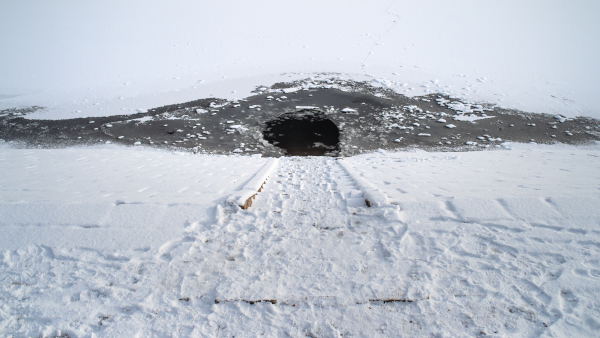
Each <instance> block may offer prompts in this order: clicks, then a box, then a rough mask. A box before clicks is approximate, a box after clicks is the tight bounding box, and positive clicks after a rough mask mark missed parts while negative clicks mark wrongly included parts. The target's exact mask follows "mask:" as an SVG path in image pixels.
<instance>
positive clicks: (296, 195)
mask: <svg viewBox="0 0 600 338" xmlns="http://www.w3.org/2000/svg"><path fill="white" fill-rule="evenodd" d="M1 159H2V161H1V166H2V172H4V173H10V175H6V176H3V180H2V183H1V187H2V190H1V196H0V198H1V209H0V210H1V211H0V214H1V215H2V216H1V217H0V219H1V220H2V221H1V223H2V233H3V236H2V238H1V239H0V241H1V242H0V247H2V253H1V255H0V257H1V263H0V281H1V284H0V288H1V289H0V290H1V291H0V299H1V300H2V305H0V332H3V334H4V335H6V336H9V337H10V336H11V335H13V336H14V337H20V336H38V335H42V336H50V337H52V336H60V335H61V334H63V335H64V334H67V335H68V336H70V337H92V336H94V337H113V336H121V337H125V336H129V337H131V336H137V337H145V336H164V337H187V336H222V337H226V336H227V337H229V336H233V335H235V336H236V337H239V336H256V335H261V334H264V335H267V336H286V335H291V336H294V337H296V336H298V337H299V336H307V335H308V336H317V337H326V336H340V335H344V336H371V337H372V336H382V337H383V336H395V335H397V336H431V335H432V334H433V335H437V336H445V337H451V336H474V335H484V334H485V335H491V336H494V335H497V336H528V337H534V336H540V335H545V336H567V335H573V334H575V335H578V336H595V335H598V332H599V330H600V323H599V321H598V319H597V318H598V317H599V316H600V313H599V312H600V307H599V305H598V303H597V299H598V298H599V296H600V218H599V217H598V212H597V205H598V203H599V202H600V200H599V199H598V190H599V189H600V170H598V168H599V167H600V150H599V149H598V148H597V147H590V148H575V147H566V146H565V147H560V146H536V145H513V147H512V149H510V150H506V149H505V150H496V151H483V152H469V153H426V152H409V153H406V152H404V153H388V152H383V151H382V152H376V153H373V154H365V155H360V156H356V157H351V158H344V159H339V160H336V159H334V158H325V157H321V158H315V157H312V158H311V157H304V158H300V157H287V158H280V159H279V163H278V165H277V167H276V169H275V170H274V171H273V172H272V173H271V174H270V177H269V179H268V180H267V183H266V184H265V185H264V187H263V189H262V191H261V192H260V193H259V194H258V195H257V196H256V199H255V200H254V202H253V205H252V207H250V208H249V209H248V210H241V209H239V208H238V207H232V206H229V205H228V203H227V202H226V200H227V196H230V195H235V193H236V191H239V190H240V189H242V188H243V187H244V185H245V184H246V183H247V182H248V181H249V180H250V179H251V178H252V177H253V175H254V174H255V173H257V172H259V171H260V169H261V168H262V167H263V166H264V165H265V164H266V163H267V161H266V160H265V159H263V158H258V157H254V158H253V157H221V156H189V155H185V156H184V155H177V154H167V153H164V152H160V151H143V150H123V149H120V148H114V149H69V150H28V151H25V150H12V149H2V150H1ZM382 193H383V195H382ZM365 199H371V204H372V207H370V208H369V207H367V206H366V205H365Z"/></svg>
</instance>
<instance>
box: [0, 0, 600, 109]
mask: <svg viewBox="0 0 600 338" xmlns="http://www.w3.org/2000/svg"><path fill="white" fill-rule="evenodd" d="M265 9H268V10H265ZM599 12H600V2H598V1H589V0H586V1H579V2H577V3H570V2H561V1H552V2H548V1H543V0H530V1H527V2H523V1H517V0H504V1H498V0H493V1H484V2H473V1H468V0H458V1H453V2H448V1H441V0H430V1H412V2H402V1H383V0H376V1H357V0H351V1H344V2H340V1H326V2H323V1H316V0H307V1H295V2H285V3H281V2H280V1H273V0H261V1H255V2H245V1H227V2H215V3H210V4H207V3H205V2H202V1H200V2H199V1H192V0H182V1H179V2H178V3H177V5H176V6H175V5H173V4H171V3H167V2H157V1H150V2H148V1H140V0H132V1H127V2H123V1H113V0H109V1H104V2H102V3H90V2H71V1H65V0H60V1H53V2H51V3H48V2H47V1H43V0H31V1H11V2H5V3H3V4H2V5H1V10H0V42H1V43H2V51H3V52H2V53H0V109H3V108H11V107H15V106H32V105H37V106H44V107H46V108H47V109H46V111H45V112H44V113H40V114H36V115H35V116H31V117H32V118H33V117H35V118H72V117H81V116H105V115H109V114H111V115H115V114H122V113H123V112H127V111H137V110H138V109H148V108H152V107H158V106H163V105H167V104H174V103H177V102H187V101H192V100H196V99H198V98H204V97H211V96H214V97H221V98H225V99H233V98H236V97H237V98H242V97H245V96H247V95H248V94H249V93H250V92H251V91H252V90H253V89H255V88H256V86H260V85H271V84H274V83H277V82H281V81H290V80H294V79H300V78H309V77H319V76H324V77H328V76H331V75H336V76H340V77H345V78H352V79H354V80H368V81H371V82H372V83H373V84H375V85H378V86H385V87H389V88H393V89H395V90H397V91H399V92H401V93H403V94H406V95H411V96H413V95H422V94H425V93H431V92H442V93H447V94H449V95H454V96H460V97H463V98H467V99H469V100H471V101H486V102H491V103H494V104H500V105H502V106H505V107H507V108H516V109H521V110H525V111H530V112H538V113H557V114H565V115H568V116H575V115H584V116H592V117H597V118H598V117H600V111H599V110H598V108H597V107H598V104H597V101H596V96H597V95H596V93H598V92H600V82H599V81H598V80H597V76H596V75H597V74H599V73H600V68H599V67H600V64H599V63H598V62H597V60H598V59H600V42H599V41H598V35H597V34H595V32H598V31H600V21H599V20H597V13H599ZM328 74H329V75H328ZM294 89H295V88H286V91H292V90H294Z"/></svg>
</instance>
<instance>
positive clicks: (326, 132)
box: [263, 111, 340, 156]
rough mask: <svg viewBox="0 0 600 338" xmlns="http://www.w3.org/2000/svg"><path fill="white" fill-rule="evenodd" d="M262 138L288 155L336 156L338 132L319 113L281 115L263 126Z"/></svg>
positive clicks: (338, 140) (331, 123) (329, 121)
mask: <svg viewBox="0 0 600 338" xmlns="http://www.w3.org/2000/svg"><path fill="white" fill-rule="evenodd" d="M263 135H264V138H265V139H266V140H267V141H269V143H271V144H273V145H275V146H277V147H279V148H282V149H284V150H285V151H286V152H287V154H288V155H291V156H335V155H336V154H337V152H338V151H339V148H338V143H339V142H340V131H339V129H338V128H337V126H336V125H335V123H333V122H332V121H331V120H329V119H327V118H326V117H325V115H324V114H322V113H315V112H302V111H301V112H297V113H288V114H283V115H281V116H279V117H277V118H276V119H274V120H271V121H269V122H267V123H266V127H265V130H264V131H263Z"/></svg>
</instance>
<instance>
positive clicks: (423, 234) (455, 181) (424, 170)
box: [346, 145, 600, 336]
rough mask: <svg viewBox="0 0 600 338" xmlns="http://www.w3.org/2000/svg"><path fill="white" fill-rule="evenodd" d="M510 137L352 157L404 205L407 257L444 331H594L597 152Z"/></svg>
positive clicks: (598, 252) (599, 224)
mask: <svg viewBox="0 0 600 338" xmlns="http://www.w3.org/2000/svg"><path fill="white" fill-rule="evenodd" d="M513 148H514V149H513V150H510V151H488V152H477V153H475V152H470V153H458V154H457V153H425V152H420V151H417V152H414V153H387V152H376V153H373V154H369V155H361V156H357V157H353V158H350V159H347V160H346V163H347V164H348V165H349V166H350V167H352V168H353V169H354V170H356V171H357V172H359V173H360V174H361V176H362V178H363V179H366V180H369V181H370V182H371V183H372V184H373V185H375V186H378V187H379V188H380V189H381V190H382V191H383V192H384V193H385V194H387V195H388V196H389V198H390V203H393V204H396V205H398V206H399V207H400V208H401V210H402V211H401V212H400V215H401V219H402V221H403V223H404V224H406V226H407V228H408V230H407V236H406V239H405V241H404V242H402V243H401V245H400V246H399V250H400V255H399V257H401V259H402V260H408V261H411V262H413V264H414V267H413V269H415V271H416V277H415V279H417V280H418V281H417V283H418V284H421V285H422V286H423V291H422V292H423V293H425V294H428V295H430V297H431V299H430V301H429V302H428V305H430V306H431V307H430V309H429V310H430V311H433V312H435V313H437V314H436V317H437V319H436V320H437V321H436V323H437V325H439V326H441V327H445V329H444V331H445V332H451V335H458V334H459V333H467V332H471V334H476V333H477V332H479V331H481V332H485V333H486V334H491V333H497V334H499V335H508V336H539V335H544V336H566V335H571V334H575V335H579V336H597V335H598V332H600V331H599V329H600V325H599V321H598V319H597V318H598V317H599V314H600V307H599V306H598V304H597V302H596V300H595V299H597V298H598V295H599V292H600V263H599V262H600V260H599V259H600V216H599V213H598V211H597V206H598V203H599V202H600V198H599V196H600V195H599V194H598V192H599V190H600V170H598V169H600V152H599V151H598V149H597V148H595V149H594V148H592V149H581V148H579V149H578V148H572V147H558V146H553V147H550V146H529V145H513ZM444 309H447V310H444ZM475 327H476V328H477V329H474V328H475Z"/></svg>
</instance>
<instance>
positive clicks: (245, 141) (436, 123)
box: [0, 79, 600, 156]
mask: <svg viewBox="0 0 600 338" xmlns="http://www.w3.org/2000/svg"><path fill="white" fill-rule="evenodd" d="M39 110H43V108H42V107H26V108H13V109H6V110H2V111H0V140H2V141H1V142H7V143H9V144H10V145H11V146H13V147H18V148H60V147H71V146H78V145H93V144H101V143H108V142H110V143H113V144H123V145H128V146H136V145H145V146H152V147H159V148H168V149H180V150H189V151H193V152H195V153H210V154H234V153H235V154H262V155H263V156H283V155H326V156H350V155H353V154H359V153H362V152H366V151H372V150H376V149H380V148H381V149H409V148H415V147H416V148H422V149H427V150H435V151H457V150H460V151H464V150H477V149H484V148H489V147H499V146H500V144H502V143H503V142H507V141H512V142H536V143H547V144H551V143H566V144H584V143H589V142H593V141H598V140H600V121H599V120H597V119H592V118H588V117H577V118H565V117H564V116H561V115H547V114H534V113H526V112H521V111H516V110H509V109H502V108H499V107H497V106H494V105H489V104H485V103H478V104H475V103H469V102H465V101H463V100H460V99H456V98H451V97H448V96H446V95H441V94H429V95H426V96H419V97H412V98H409V97H406V96H403V95H401V94H397V93H395V92H392V91H390V90H387V89H385V88H376V87H372V86H370V85H369V84H367V83H361V82H349V81H342V80H335V79H333V80H327V81H325V80H323V81H314V80H313V81H308V84H307V81H303V82H302V81H299V82H294V83H278V84H275V85H273V86H271V87H270V88H269V87H259V88H257V90H256V91H255V93H254V95H252V96H250V97H247V98H245V99H243V100H239V101H227V100H222V99H215V98H206V99H200V100H196V101H191V102H185V103H181V104H175V105H169V106H164V107H157V108H154V109H150V110H149V111H148V112H146V113H137V114H132V115H114V116H106V117H93V118H77V119H67V120H41V119H37V120H33V119H28V118H27V114H29V113H31V112H34V111H39ZM469 120H471V121H469Z"/></svg>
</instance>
